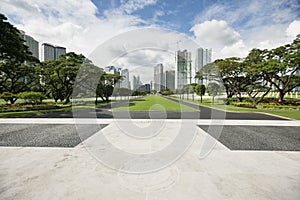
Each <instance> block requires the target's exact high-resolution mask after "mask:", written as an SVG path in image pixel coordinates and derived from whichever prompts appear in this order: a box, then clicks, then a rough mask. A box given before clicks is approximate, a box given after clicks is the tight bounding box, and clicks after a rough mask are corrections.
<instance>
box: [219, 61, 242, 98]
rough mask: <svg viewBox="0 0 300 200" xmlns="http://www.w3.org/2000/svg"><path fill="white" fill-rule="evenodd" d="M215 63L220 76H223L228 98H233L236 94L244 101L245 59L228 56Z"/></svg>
mask: <svg viewBox="0 0 300 200" xmlns="http://www.w3.org/2000/svg"><path fill="white" fill-rule="evenodd" d="M215 65H216V66H217V68H218V69H219V73H220V76H221V77H222V82H223V85H224V86H225V89H226V94H227V98H231V97H233V96H234V95H235V96H236V98H237V100H238V101H242V92H243V91H244V90H245V86H246V84H245V83H246V81H245V76H244V70H245V65H244V63H243V59H241V58H236V57H231V58H226V59H224V60H222V59H220V60H216V61H215Z"/></svg>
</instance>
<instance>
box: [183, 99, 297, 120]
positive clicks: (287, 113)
mask: <svg viewBox="0 0 300 200" xmlns="http://www.w3.org/2000/svg"><path fill="white" fill-rule="evenodd" d="M184 101H188V102H193V103H196V104H199V105H202V106H207V107H210V108H215V109H220V110H226V111H230V112H262V113H268V114H272V115H278V116H282V117H287V118H291V119H296V120H300V110H299V109H283V108H276V107H274V108H262V107H260V106H259V105H258V106H257V109H255V108H243V107H237V106H233V105H225V104H224V103H223V100H220V99H216V100H215V103H214V104H212V102H211V99H203V101H202V103H201V102H200V100H196V101H192V100H184Z"/></svg>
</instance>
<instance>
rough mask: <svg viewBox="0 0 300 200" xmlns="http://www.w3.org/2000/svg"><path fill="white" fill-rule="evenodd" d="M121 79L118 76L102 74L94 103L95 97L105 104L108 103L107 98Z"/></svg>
mask: <svg viewBox="0 0 300 200" xmlns="http://www.w3.org/2000/svg"><path fill="white" fill-rule="evenodd" d="M121 79H122V76H120V75H118V74H106V73H103V75H102V76H101V78H100V79H99V83H98V86H97V90H96V103H97V97H100V98H101V99H102V100H103V101H105V102H109V97H110V96H111V95H112V94H113V92H114V88H115V86H116V84H117V83H118V82H119V81H120V80H121Z"/></svg>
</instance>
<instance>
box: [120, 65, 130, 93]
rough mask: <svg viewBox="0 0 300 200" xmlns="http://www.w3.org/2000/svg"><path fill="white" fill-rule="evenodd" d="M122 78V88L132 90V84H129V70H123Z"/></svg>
mask: <svg viewBox="0 0 300 200" xmlns="http://www.w3.org/2000/svg"><path fill="white" fill-rule="evenodd" d="M121 76H122V77H123V80H122V81H121V88H128V89H130V82H129V71H128V69H122V70H121Z"/></svg>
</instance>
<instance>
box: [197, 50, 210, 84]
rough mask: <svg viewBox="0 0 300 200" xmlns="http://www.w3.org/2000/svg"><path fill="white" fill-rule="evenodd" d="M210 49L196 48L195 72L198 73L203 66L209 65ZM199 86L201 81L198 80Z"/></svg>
mask: <svg viewBox="0 0 300 200" xmlns="http://www.w3.org/2000/svg"><path fill="white" fill-rule="evenodd" d="M211 52H212V49H203V48H198V49H197V50H196V55H195V72H198V71H199V70H200V69H201V68H202V67H203V66H204V65H206V64H208V63H211V59H212V53H211ZM198 83H199V84H203V81H202V80H198Z"/></svg>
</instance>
